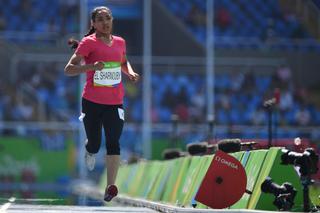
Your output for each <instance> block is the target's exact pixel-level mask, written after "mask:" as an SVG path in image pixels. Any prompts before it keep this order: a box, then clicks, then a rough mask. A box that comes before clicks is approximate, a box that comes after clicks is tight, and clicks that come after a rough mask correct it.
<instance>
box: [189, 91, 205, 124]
mask: <svg viewBox="0 0 320 213" xmlns="http://www.w3.org/2000/svg"><path fill="white" fill-rule="evenodd" d="M204 96H205V93H204V88H202V89H201V90H198V91H197V93H196V94H194V95H192V96H191V100H190V103H191V105H190V108H189V114H190V120H191V121H192V122H195V123H200V122H203V121H205V118H204V113H203V112H204V111H205V104H206V103H205V98H204Z"/></svg>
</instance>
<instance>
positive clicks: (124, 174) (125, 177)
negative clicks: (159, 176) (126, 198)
mask: <svg viewBox="0 0 320 213" xmlns="http://www.w3.org/2000/svg"><path fill="white" fill-rule="evenodd" d="M132 170H134V168H133V165H122V166H121V167H120V168H119V172H118V175H117V180H116V185H117V186H118V187H119V191H120V193H121V194H127V193H128V182H130V178H132V177H131V176H130V172H131V171H132Z"/></svg>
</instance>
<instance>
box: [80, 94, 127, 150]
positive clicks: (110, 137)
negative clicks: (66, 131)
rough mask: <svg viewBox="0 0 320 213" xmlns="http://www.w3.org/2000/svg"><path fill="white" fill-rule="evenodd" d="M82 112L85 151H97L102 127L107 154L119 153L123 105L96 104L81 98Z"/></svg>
mask: <svg viewBox="0 0 320 213" xmlns="http://www.w3.org/2000/svg"><path fill="white" fill-rule="evenodd" d="M82 113H84V118H83V123H84V128H85V131H86V134H87V139H88V141H87V144H86V149H87V151H88V152H89V153H93V154H94V153H97V152H98V151H99V149H100V145H101V134H102V132H101V131H102V127H103V129H104V133H105V138H106V149H107V155H120V145H119V140H120V136H121V133H122V129H123V124H124V111H123V105H104V104H97V103H94V102H91V101H88V100H87V99H84V98H82Z"/></svg>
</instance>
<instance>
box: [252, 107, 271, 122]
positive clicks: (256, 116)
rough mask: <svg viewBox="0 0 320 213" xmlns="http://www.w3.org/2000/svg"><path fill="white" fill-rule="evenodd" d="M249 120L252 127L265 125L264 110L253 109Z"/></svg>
mask: <svg viewBox="0 0 320 213" xmlns="http://www.w3.org/2000/svg"><path fill="white" fill-rule="evenodd" d="M250 120H251V123H252V124H253V125H257V126H259V125H264V124H266V120H267V116H266V111H265V109H264V108H263V107H259V108H257V109H255V110H254V111H253V112H252V113H251V115H250Z"/></svg>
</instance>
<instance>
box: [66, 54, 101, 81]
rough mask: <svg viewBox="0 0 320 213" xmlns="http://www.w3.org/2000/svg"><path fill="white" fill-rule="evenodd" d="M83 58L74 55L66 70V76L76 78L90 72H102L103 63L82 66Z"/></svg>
mask: <svg viewBox="0 0 320 213" xmlns="http://www.w3.org/2000/svg"><path fill="white" fill-rule="evenodd" d="M81 60H83V57H82V56H81V55H77V54H73V55H72V56H71V58H70V60H69V62H68V63H67V65H66V67H65V68H64V73H65V75H68V76H75V75H79V74H81V73H85V72H87V71H89V70H102V69H103V67H104V64H103V63H102V62H95V63H94V64H83V65H81V63H80V62H81Z"/></svg>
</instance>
